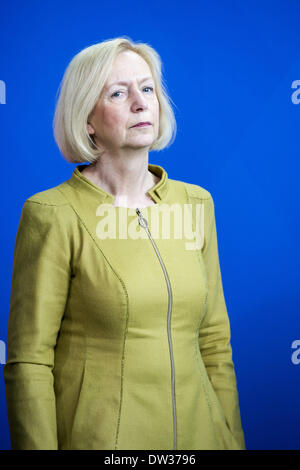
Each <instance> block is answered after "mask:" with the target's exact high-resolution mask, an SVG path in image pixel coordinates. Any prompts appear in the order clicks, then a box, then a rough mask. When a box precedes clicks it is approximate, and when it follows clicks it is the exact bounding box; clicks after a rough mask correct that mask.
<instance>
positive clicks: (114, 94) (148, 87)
mask: <svg viewBox="0 0 300 470" xmlns="http://www.w3.org/2000/svg"><path fill="white" fill-rule="evenodd" d="M146 89H148V90H151V92H152V91H153V90H154V89H153V87H152V86H145V87H144V88H143V90H146ZM118 93H123V92H122V91H115V92H114V93H113V94H112V95H111V98H113V97H116V98H119V96H117V94H118Z"/></svg>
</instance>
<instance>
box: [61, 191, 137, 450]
mask: <svg viewBox="0 0 300 470" xmlns="http://www.w3.org/2000/svg"><path fill="white" fill-rule="evenodd" d="M58 191H60V190H58ZM60 192H61V191H60ZM62 195H63V197H65V195H64V194H63V193H62ZM66 205H68V206H69V207H70V208H71V209H72V210H73V211H74V212H75V214H76V217H77V219H78V220H79V222H80V223H81V224H82V226H83V227H84V228H85V230H86V231H87V233H88V234H89V235H90V237H91V239H92V240H93V242H94V244H95V246H96V248H97V249H98V250H99V251H100V253H101V254H102V256H103V258H104V259H105V260H106V262H107V264H108V265H109V267H110V268H111V270H112V272H113V273H114V275H115V276H116V278H117V279H118V280H119V281H120V283H121V285H122V287H123V291H124V292H125V297H126V326H125V332H124V340H123V351H122V359H121V387H120V405H119V412H118V421H117V430H116V438H115V450H117V449H118V447H117V446H118V438H119V429H120V420H121V410H122V402H123V382H124V369H125V345H126V339H127V332H128V323H129V298H128V292H127V289H126V286H125V282H124V281H123V279H122V278H121V277H120V276H119V274H118V273H117V272H116V271H115V269H114V268H113V266H112V265H111V264H110V262H109V260H108V259H107V258H106V256H105V254H104V253H103V251H102V250H101V248H100V247H99V246H98V244H97V243H96V241H95V238H94V237H93V235H92V234H91V232H90V231H89V229H88V228H87V226H86V225H85V223H84V221H83V220H82V218H81V217H80V215H79V214H78V212H77V211H76V209H75V208H74V207H73V206H72V204H70V202H67V203H66Z"/></svg>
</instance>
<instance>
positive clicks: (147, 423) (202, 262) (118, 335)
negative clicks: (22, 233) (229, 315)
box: [6, 166, 243, 450]
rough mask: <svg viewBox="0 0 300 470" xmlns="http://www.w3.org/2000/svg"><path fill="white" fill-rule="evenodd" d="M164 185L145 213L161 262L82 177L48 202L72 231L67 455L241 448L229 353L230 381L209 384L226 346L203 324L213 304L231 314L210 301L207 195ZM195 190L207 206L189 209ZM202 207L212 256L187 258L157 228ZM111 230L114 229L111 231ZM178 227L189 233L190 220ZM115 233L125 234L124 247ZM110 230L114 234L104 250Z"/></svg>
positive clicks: (59, 345) (63, 408) (64, 394)
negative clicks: (219, 348) (175, 209)
mask: <svg viewBox="0 0 300 470" xmlns="http://www.w3.org/2000/svg"><path fill="white" fill-rule="evenodd" d="M77 168H78V167H77ZM152 168H154V166H152ZM155 168H156V169H157V168H159V167H155ZM163 177H164V178H166V174H165V172H164V174H163ZM164 181H165V184H163V185H161V186H159V184H158V191H157V193H155V194H154V198H155V197H157V199H156V202H157V203H156V204H155V205H154V206H150V207H148V208H141V212H142V213H143V215H144V217H145V218H146V219H147V221H148V222H149V229H150V233H156V234H157V236H156V238H154V242H155V246H156V248H157V250H158V253H159V255H160V259H159V256H158V255H157V253H156V251H155V249H154V246H153V244H152V242H151V240H150V239H149V236H148V235H147V233H146V231H145V230H144V228H143V227H140V226H139V223H138V216H137V214H136V213H135V211H134V209H127V208H121V207H114V206H111V203H112V199H110V198H109V196H107V194H103V193H102V191H101V190H100V191H98V189H96V187H93V186H94V185H92V184H90V183H88V182H87V181H85V178H84V177H83V176H82V175H81V174H80V171H79V170H78V169H77V171H76V172H75V174H73V176H72V178H71V180H69V181H68V182H65V183H62V184H61V185H59V186H58V187H57V188H54V189H53V190H52V193H51V194H49V192H48V197H51V198H52V203H53V197H54V196H53V193H54V192H55V195H56V196H55V197H56V198H57V200H56V206H55V207H57V209H55V211H58V210H59V209H61V212H62V208H63V211H64V216H62V219H64V220H65V224H66V225H68V237H66V240H68V251H67V253H66V259H67V260H68V263H69V270H68V276H69V282H68V291H67V295H66V297H65V305H64V309H63V314H62V315H61V317H60V324H59V328H58V327H57V338H56V342H55V348H54V356H53V387H54V391H55V404H56V405H55V413H56V423H57V446H58V448H61V449H119V450H121V449H173V448H174V434H176V448H177V449H226V448H230V449H231V448H232V449H238V448H243V441H242V440H241V432H242V431H241V428H240V427H239V412H238V408H237V407H238V405H237V401H236V395H235V393H236V392H235V376H234V371H233V363H232V361H231V350H230V346H228V344H227V346H226V348H227V350H226V357H225V354H224V356H223V363H224V366H223V369H221V362H220V364H219V366H218V367H219V368H220V371H219V370H217V373H215V374H210V373H208V372H209V371H211V370H212V371H213V369H214V368H215V366H214V364H213V362H212V360H211V358H212V357H213V356H212V355H209V350H210V349H211V350H212V347H213V339H214V337H215V338H217V337H218V335H219V334H220V333H219V331H220V328H217V327H216V325H214V320H212V321H211V322H210V323H209V325H208V324H207V325H206V323H205V321H206V319H209V318H210V315H211V313H210V304H211V302H209V301H210V299H212V301H214V299H217V300H215V302H216V301H217V302H219V303H220V304H221V307H222V308H224V306H223V304H222V296H221V300H220V297H218V298H217V297H214V298H213V297H212V295H211V294H210V291H211V280H210V277H211V276H209V272H208V270H207V262H206V259H205V256H206V252H205V249H206V245H207V244H208V240H209V237H210V234H211V226H212V225H211V223H209V217H210V214H211V212H209V209H208V202H209V196H210V195H209V193H208V192H206V191H205V190H204V189H202V188H200V187H197V188H196V187H194V186H193V185H187V184H183V183H181V182H177V181H174V180H170V179H169V180H167V183H168V184H166V179H165V180H164ZM186 187H188V188H189V190H190V193H191V194H192V195H193V191H194V194H195V191H196V194H197V195H199V189H200V190H201V191H200V198H199V199H194V200H193V199H191V198H189V197H188V193H187V191H186ZM198 188H199V189H198ZM45 193H47V192H45ZM41 194H42V195H43V193H40V194H39V195H38V198H39V199H40V198H41ZM104 196H105V197H104ZM34 197H36V198H37V196H33V198H34ZM192 197H193V196H192ZM40 200H41V199H40ZM196 200H197V202H201V203H203V206H204V207H205V211H206V212H205V215H206V217H207V221H206V222H207V224H204V227H205V228H204V244H203V246H201V247H200V248H199V249H193V250H188V249H187V243H188V242H190V240H188V239H187V238H185V237H184V236H183V237H181V238H176V237H175V235H174V226H175V224H173V225H172V223H171V224H170V234H169V236H168V237H167V238H164V236H163V225H162V223H157V220H160V221H162V220H166V218H167V217H169V215H170V214H168V211H169V209H168V206H170V205H172V204H174V203H176V204H178V206H179V208H180V207H181V209H182V214H184V205H185V204H188V203H191V201H193V202H196ZM58 201H60V202H59V204H58V203H57V202H58ZM104 203H105V204H107V214H109V217H106V219H105V217H102V216H103V212H102V213H101V209H103V207H104V206H103V204H104ZM163 204H166V206H165V207H164V205H163ZM58 206H59V207H58ZM52 207H53V206H52ZM179 212H180V211H179ZM101 214H102V215H101ZM158 214H160V219H159V217H156V216H157V215H158ZM125 216H126V217H125ZM152 219H153V220H152ZM103 220H106V221H107V224H108V225H110V226H109V227H108V225H107V226H106V227H104V225H105V224H103ZM124 221H126V222H124ZM171 222H172V215H171ZM173 222H174V221H173ZM181 223H182V228H183V230H182V232H184V224H187V225H188V226H189V227H190V225H189V224H191V220H189V219H185V220H183V221H182V222H181ZM115 227H121V232H122V235H121V236H120V232H119V231H118V230H116V231H114V228H115ZM104 228H107V229H108V231H110V232H109V233H110V235H109V236H108V237H107V238H105V237H104V236H103V233H104V232H105V230H103V229H104ZM126 228H127V230H128V232H127V236H125V237H124V232H126ZM177 228H178V224H177ZM190 228H191V227H190ZM111 229H112V231H111ZM112 234H113V236H112ZM128 234H129V235H128ZM137 234H139V235H140V236H137ZM130 235H131V236H130ZM66 243H67V241H66ZM65 252H66V250H65ZM160 260H161V261H162V262H163V264H164V267H165V270H166V273H167V276H168V279H169V283H170V289H168V285H167V281H166V277H165V274H164V270H163V268H162V265H161V262H160ZM61 271H62V269H60V272H61ZM49 287H50V288H51V283H50V285H49V286H48V288H49ZM59 294H60V292H59ZM170 294H171V295H170ZM61 297H62V294H61ZM170 301H171V302H172V306H171V309H170V313H171V315H170V318H169V319H170V324H169V325H168V309H169V306H170ZM216 306H217V307H218V305H216ZM219 307H220V306H219ZM222 318H223V320H222V321H223V325H224V337H225V339H226V341H227V338H226V335H227V336H228V325H229V324H228V323H227V321H226V315H225V314H223V316H222ZM217 320H218V319H217V317H216V324H217ZM207 323H208V321H207ZM201 325H202V326H203V331H205V329H206V328H207V327H209V329H210V330H211V335H210V336H209V338H210V340H211V341H210V343H209V342H207V341H206V337H207V336H205V337H204V339H203V340H202V339H201ZM168 333H170V337H169V335H168ZM170 339H171V344H170ZM201 345H202V346H203V354H202V351H201ZM172 360H173V361H172ZM13 362H14V363H15V361H13V360H11V363H13ZM50 362H51V361H50ZM226 371H227V379H226V380H227V382H226V380H225V381H224V378H223V377H225V375H226V374H225V372H226ZM12 372H13V366H12V367H11V369H10V368H9V366H7V367H6V376H7V384H8V387H9V379H10V373H11V376H13V374H12ZM172 374H173V375H174V382H173V383H172ZM222 374H223V376H222ZM213 384H214V386H213ZM220 384H221V385H220ZM222 384H223V385H222ZM228 384H230V386H229V385H228ZM219 390H220V392H219ZM172 391H174V393H175V395H172ZM227 404H228V405H227ZM174 411H175V414H174ZM232 423H233V425H234V426H235V427H234V426H232ZM51 442H52V441H51ZM51 442H50V441H49V447H51V445H52V444H51Z"/></svg>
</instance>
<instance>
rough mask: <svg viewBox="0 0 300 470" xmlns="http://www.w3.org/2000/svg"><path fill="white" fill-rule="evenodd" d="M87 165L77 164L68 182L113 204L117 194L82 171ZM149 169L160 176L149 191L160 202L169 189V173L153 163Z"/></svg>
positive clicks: (98, 198) (100, 200) (101, 200)
mask: <svg viewBox="0 0 300 470" xmlns="http://www.w3.org/2000/svg"><path fill="white" fill-rule="evenodd" d="M87 166H88V165H77V166H76V168H75V169H74V171H73V174H72V176H71V178H70V179H69V180H68V183H69V184H70V185H71V186H72V187H73V188H75V189H78V190H80V191H85V192H87V193H94V195H95V196H96V197H97V200H98V201H99V202H100V203H102V202H105V203H106V204H113V202H114V199H115V196H113V195H112V194H110V193H108V192H106V191H104V190H103V189H101V188H100V187H99V186H97V185H96V184H94V183H93V182H92V181H91V180H89V179H88V178H86V177H85V176H84V175H83V174H82V173H81V171H82V170H83V169H84V168H86V167H87ZM148 170H149V171H150V172H151V173H154V174H155V175H157V176H158V177H159V178H160V180H159V181H158V182H157V183H156V185H155V186H153V187H152V189H150V191H148V194H150V196H151V197H152V198H153V199H154V201H155V202H156V203H159V202H161V200H163V199H164V198H165V196H166V195H167V192H168V190H169V179H168V174H167V172H166V171H165V170H164V168H163V167H161V166H159V165H153V164H151V163H149V164H148Z"/></svg>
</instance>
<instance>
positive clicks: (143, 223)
mask: <svg viewBox="0 0 300 470" xmlns="http://www.w3.org/2000/svg"><path fill="white" fill-rule="evenodd" d="M136 213H137V215H138V218H139V224H140V226H141V227H143V228H144V229H145V230H146V232H147V235H148V237H149V238H150V240H151V243H152V245H153V248H154V249H155V252H156V254H157V257H158V259H159V262H160V264H161V267H162V269H163V272H164V275H165V279H166V283H167V287H168V294H169V302H168V323H167V325H168V339H169V349H170V357H171V382H172V403H173V430H174V450H176V447H177V442H176V434H177V431H176V407H175V371H174V357H173V347H172V337H171V327H170V323H171V311H172V302H173V297H172V290H171V284H170V280H169V276H168V273H167V270H166V268H165V265H164V263H163V260H162V259H161V256H160V253H159V251H158V249H157V246H156V244H155V242H154V240H153V238H152V236H151V233H150V231H149V229H148V221H147V219H145V217H143V214H142V213H141V211H140V210H139V208H137V209H136Z"/></svg>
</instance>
